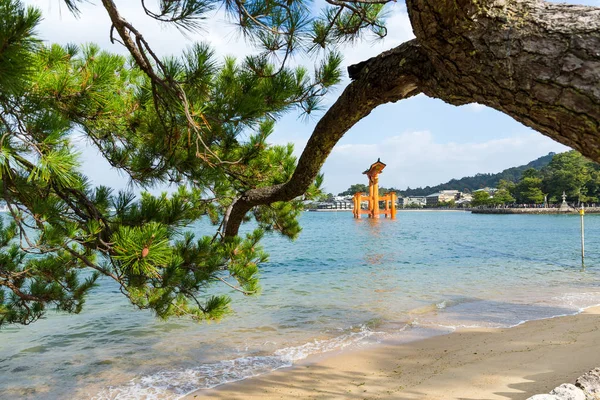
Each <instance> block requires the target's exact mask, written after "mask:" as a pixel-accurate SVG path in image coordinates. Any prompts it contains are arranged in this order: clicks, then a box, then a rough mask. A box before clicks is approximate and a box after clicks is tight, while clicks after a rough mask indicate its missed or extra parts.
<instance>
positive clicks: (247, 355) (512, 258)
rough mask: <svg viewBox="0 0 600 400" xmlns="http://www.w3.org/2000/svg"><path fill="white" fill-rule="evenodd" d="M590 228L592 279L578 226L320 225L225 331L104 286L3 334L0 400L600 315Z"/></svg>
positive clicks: (519, 222) (202, 381)
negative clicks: (72, 305)
mask: <svg viewBox="0 0 600 400" xmlns="http://www.w3.org/2000/svg"><path fill="white" fill-rule="evenodd" d="M585 219H586V220H585V224H586V268H585V269H584V270H582V266H581V249H580V243H581V242H580V221H579V216H577V215H480V214H478V215H474V214H470V213H468V212H399V213H398V218H397V219H396V220H393V221H392V220H387V219H381V220H368V219H362V220H355V219H353V218H352V214H351V213H348V212H337V213H335V212H331V213H325V212H323V213H319V212H306V213H304V214H303V215H302V216H301V223H302V226H303V232H302V233H301V235H300V237H299V239H298V240H297V241H295V242H291V241H289V240H287V239H285V238H282V237H280V236H278V235H275V234H273V235H269V236H267V237H266V238H265V239H264V241H263V245H264V247H265V248H266V250H267V251H268V252H269V253H270V261H269V262H267V263H265V264H263V265H262V267H261V285H262V294H260V295H259V296H256V297H244V296H242V295H241V294H239V293H237V292H233V293H231V295H232V297H233V302H232V307H233V309H234V314H233V315H231V316H229V317H227V318H226V319H224V320H223V321H222V322H220V323H211V324H202V323H201V324H197V323H194V322H191V321H188V320H185V319H171V320H168V321H160V320H158V319H156V318H155V317H154V316H153V315H152V313H151V312H148V311H140V310H136V309H134V308H133V306H131V305H130V304H129V303H128V301H127V299H125V298H124V296H123V295H122V294H121V293H120V292H119V290H118V287H117V286H116V285H115V284H114V282H111V281H110V280H108V279H104V280H101V281H100V285H99V287H97V288H95V289H94V290H93V292H92V293H91V294H90V296H89V299H88V301H87V303H86V306H85V309H84V311H83V312H82V313H81V314H79V315H66V314H54V313H51V314H49V315H48V316H47V318H45V319H43V320H41V321H38V322H36V323H34V324H32V325H30V326H26V327H8V328H3V329H2V330H0V398H2V399H23V398H25V399H26V398H31V399H58V398H61V399H177V398H180V397H182V396H183V395H185V394H186V393H189V392H191V391H194V390H197V389H202V388H204V389H207V390H210V388H213V387H215V386H218V385H221V384H223V383H226V382H232V381H237V380H240V379H245V378H248V377H251V376H255V375H260V374H266V373H269V372H271V371H273V370H276V369H279V368H284V367H289V366H292V365H293V364H294V363H296V362H298V361H300V360H303V359H305V358H307V357H309V356H314V355H319V354H324V353H328V352H329V353H331V352H339V351H342V350H344V349H348V348H356V347H361V346H370V345H373V344H374V343H377V342H381V341H394V342H402V341H408V340H415V339H419V338H424V337H428V336H431V335H437V334H444V333H449V332H452V331H453V330H455V329H456V328H459V327H462V328H477V327H487V328H489V327H492V328H494V327H510V326H514V325H517V324H520V323H522V322H523V321H528V320H533V319H541V318H550V317H554V316H559V315H568V314H574V313H577V312H579V311H581V310H582V309H584V308H585V307H589V306H592V305H596V304H600V287H599V285H598V283H599V279H598V278H599V277H600V215H599V216H596V215H587V216H586V217H585ZM194 229H195V230H196V231H197V232H198V233H209V232H210V231H211V229H213V228H212V227H211V226H210V225H209V224H207V223H205V222H202V221H201V222H199V223H198V224H197V225H196V226H195V227H194ZM221 286H222V285H221ZM217 290H221V291H224V290H225V288H222V287H219V286H217Z"/></svg>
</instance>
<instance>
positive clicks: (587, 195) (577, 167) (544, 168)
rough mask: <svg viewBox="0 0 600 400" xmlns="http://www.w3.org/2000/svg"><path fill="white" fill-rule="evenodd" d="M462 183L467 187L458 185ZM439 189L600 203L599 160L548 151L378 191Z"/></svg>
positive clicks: (493, 202)
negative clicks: (483, 170)
mask: <svg viewBox="0 0 600 400" xmlns="http://www.w3.org/2000/svg"><path fill="white" fill-rule="evenodd" d="M465 184H466V187H463V186H461V185H465ZM475 185H478V186H475ZM482 189H483V190H482ZM440 190H459V191H462V192H464V193H470V194H471V195H472V202H471V205H472V206H500V205H508V204H543V203H544V202H546V203H548V204H557V203H560V202H562V194H563V192H564V193H565V195H566V199H567V201H568V202H569V203H575V204H580V203H600V164H598V163H596V162H594V161H591V160H589V159H587V158H586V157H584V156H582V155H581V154H580V153H578V152H577V151H575V150H571V151H568V152H564V153H559V154H555V153H550V154H548V155H547V156H544V157H540V158H538V159H537V160H534V161H532V162H531V163H529V164H527V165H525V166H520V167H514V168H509V169H507V170H505V171H502V172H501V173H498V174H477V175H475V176H472V177H466V178H462V179H453V180H451V181H449V182H447V183H445V184H442V185H438V186H433V187H429V186H427V187H425V188H419V189H410V188H408V189H406V190H398V189H395V188H383V187H380V192H381V193H386V192H390V191H395V192H396V193H398V195H399V196H403V197H413V196H428V195H430V194H432V193H434V192H436V191H440ZM367 191H368V187H367V186H366V185H363V184H355V185H352V186H350V188H348V190H346V191H344V192H342V193H340V195H349V194H354V193H356V192H367ZM415 193H418V195H416V194H415ZM437 206H438V207H453V206H454V202H452V201H450V202H440V203H438V204H437Z"/></svg>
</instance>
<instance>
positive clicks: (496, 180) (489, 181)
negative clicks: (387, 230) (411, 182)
mask: <svg viewBox="0 0 600 400" xmlns="http://www.w3.org/2000/svg"><path fill="white" fill-rule="evenodd" d="M554 155H555V153H549V154H548V155H546V156H543V157H540V158H538V159H536V160H533V161H531V162H529V163H528V164H526V165H521V166H519V167H512V168H508V169H505V170H504V171H502V172H500V173H497V174H476V175H475V176H468V177H465V178H461V179H452V180H450V181H448V182H446V183H442V184H440V185H437V186H431V187H430V186H427V187H424V188H417V189H411V188H407V189H406V190H403V191H401V192H400V193H401V194H402V195H403V196H408V197H412V196H427V195H429V194H431V193H435V192H439V191H441V190H460V191H463V192H474V191H475V190H478V189H482V188H485V187H498V188H499V187H500V181H502V180H504V181H506V182H515V183H516V182H518V181H519V180H520V179H521V177H522V174H523V172H524V171H525V170H527V169H529V168H534V169H536V170H541V169H542V168H544V167H545V166H546V165H548V163H550V161H551V160H552V158H553V157H554Z"/></svg>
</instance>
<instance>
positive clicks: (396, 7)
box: [24, 0, 600, 193]
mask: <svg viewBox="0 0 600 400" xmlns="http://www.w3.org/2000/svg"><path fill="white" fill-rule="evenodd" d="M24 2H25V3H26V4H31V5H35V6H37V7H39V8H40V9H41V10H42V12H43V14H44V21H43V22H42V25H41V26H40V28H39V30H38V32H39V34H40V36H41V37H42V38H43V39H44V40H46V41H48V42H57V43H61V44H66V43H69V42H74V43H86V42H95V43H98V44H99V45H100V46H101V47H103V48H105V49H106V50H109V51H112V52H121V53H124V49H123V48H122V47H121V46H120V45H117V44H115V45H113V44H111V43H110V41H109V39H108V32H109V27H110V25H109V22H108V18H107V17H106V15H105V12H104V10H103V9H102V8H101V7H100V6H96V5H94V4H84V5H83V6H82V9H83V13H82V16H81V18H80V19H75V18H74V17H73V16H72V15H70V14H69V12H68V10H67V9H66V7H65V6H64V4H62V0H26V1H24ZM116 3H117V5H119V6H120V7H121V10H122V12H123V14H124V15H125V16H126V17H127V18H128V19H129V20H130V21H131V22H132V23H133V24H134V25H135V26H136V27H137V28H138V29H139V30H140V31H142V33H143V34H144V36H145V37H146V39H147V40H148V41H149V43H151V45H153V46H154V49H155V50H156V51H157V52H158V53H159V54H161V55H169V54H177V53H178V52H180V51H181V49H183V48H185V47H186V46H187V45H189V44H190V42H191V40H199V41H208V42H210V43H211V44H212V45H213V46H214V48H215V49H216V51H217V54H218V55H219V56H221V57H222V56H224V55H237V56H240V55H243V54H248V53H249V52H251V51H252V49H251V48H249V47H248V46H247V45H246V44H245V43H244V42H243V41H242V40H241V38H240V37H239V35H238V34H237V33H236V30H235V28H234V27H233V26H231V25H230V24H228V23H227V22H226V21H225V20H224V18H223V14H222V13H220V12H216V13H214V14H213V15H211V17H210V18H209V19H207V21H206V25H205V28H206V29H205V31H204V32H201V33H200V34H197V35H194V36H193V37H192V38H185V37H183V36H182V35H181V34H180V33H179V32H178V31H177V30H175V29H172V28H166V27H164V26H159V25H158V24H156V23H154V22H153V21H151V20H150V19H149V18H148V17H145V16H144V15H142V14H143V13H142V12H141V11H140V9H139V2H138V1H134V0H121V1H117V2H116ZM569 3H574V4H588V5H597V6H598V5H600V0H587V1H584V0H580V1H578V2H574V1H569ZM389 13H390V17H389V19H388V31H389V33H388V37H387V38H386V39H384V40H383V41H377V42H375V43H374V42H372V41H365V42H362V43H359V44H357V45H353V46H346V47H344V48H342V54H343V55H344V59H345V62H344V68H345V67H346V66H347V65H351V64H353V63H356V62H359V61H362V60H365V59H367V58H369V57H372V56H375V55H377V54H379V53H380V52H381V51H383V50H386V49H389V48H392V47H395V46H397V45H399V44H400V43H402V42H404V41H406V40H409V39H410V38H412V37H413V36H412V30H411V27H410V23H409V20H408V17H407V15H406V9H405V7H404V3H403V2H398V3H393V4H390V5H389ZM294 62H295V63H301V64H306V65H309V66H310V64H311V61H310V60H307V59H298V58H296V59H294ZM347 83H348V80H347V78H346V79H345V80H344V82H343V83H342V84H341V85H340V86H339V87H338V88H337V89H336V90H335V91H334V92H333V93H332V94H331V95H329V96H328V98H327V99H326V101H325V105H327V104H331V102H333V101H335V98H336V97H337V94H339V93H341V90H342V89H343V87H344V86H345V85H347ZM320 115H322V113H321V114H318V115H315V116H314V117H313V118H312V119H310V120H309V121H304V120H302V119H299V118H298V115H297V114H294V113H292V114H289V115H287V116H286V117H284V118H283V119H282V120H281V121H280V122H279V123H278V124H277V127H276V130H275V133H274V134H273V136H272V137H271V141H272V142H273V143H287V142H292V143H294V145H295V148H296V153H297V154H298V155H299V154H300V153H301V151H302V148H303V147H304V145H305V143H306V141H307V140H308V138H309V137H310V134H311V132H312V130H313V128H314V126H315V124H316V122H317V121H318V118H319V116H320ZM80 145H81V148H82V161H84V162H83V166H82V168H83V170H84V172H85V173H86V174H87V175H89V176H90V178H91V179H92V181H93V182H95V183H97V184H105V185H109V186H112V187H115V188H121V187H125V186H126V185H127V180H126V179H125V178H124V177H123V176H121V175H119V173H118V172H117V171H115V170H112V169H111V168H110V167H109V166H108V164H107V163H106V162H105V161H104V160H103V159H102V158H101V157H100V156H99V155H98V153H97V151H96V150H95V149H93V148H91V147H89V146H87V145H86V144H85V142H84V141H81V144H80ZM565 150H568V149H567V148H566V147H565V146H563V145H561V144H559V143H557V142H554V141H552V140H551V139H549V138H547V137H545V136H543V135H541V134H540V133H537V132H535V131H533V130H531V129H529V128H527V127H525V126H523V125H521V124H520V123H518V122H516V121H514V120H513V119H512V118H510V117H508V116H506V115H504V114H502V113H500V112H497V111H495V110H492V109H489V108H487V107H484V106H480V105H477V104H472V105H467V106H462V107H455V106H451V105H448V104H445V103H444V102H442V101H440V100H436V99H431V98H428V97H426V96H424V95H419V96H417V97H415V98H412V99H408V100H404V101H401V102H398V103H395V104H387V105H383V106H380V107H379V108H377V109H376V110H374V111H373V112H372V113H371V115H369V116H368V117H366V118H365V119H363V120H362V121H361V122H360V123H358V124H357V125H356V126H354V127H353V128H352V129H351V130H350V131H349V132H348V133H347V134H346V135H345V136H344V138H343V139H342V140H341V141H340V142H339V144H338V145H337V146H336V148H335V149H334V151H333V152H332V154H331V156H330V157H329V159H328V160H327V162H326V164H325V166H324V167H323V172H324V173H325V188H326V190H327V191H328V192H333V193H338V192H340V191H343V190H345V189H346V188H347V187H348V186H350V184H352V183H359V182H363V181H364V180H365V179H364V176H363V175H361V172H362V171H364V170H365V169H366V168H367V167H368V166H369V165H370V164H371V163H372V162H374V161H375V160H376V159H377V158H378V157H380V158H381V160H382V161H384V162H385V163H386V164H387V168H386V170H385V171H384V173H383V174H382V175H381V178H380V184H381V185H382V186H387V187H391V186H394V187H397V188H400V189H404V188H406V187H407V186H410V187H417V186H426V185H435V184H438V183H442V182H446V181H448V180H449V179H452V178H460V177H463V176H467V175H473V174H475V173H478V172H499V171H501V170H503V169H505V168H509V167H512V166H517V165H521V164H524V163H527V162H529V161H531V160H533V159H535V158H537V157H540V156H543V155H545V154H547V153H548V152H550V151H554V152H561V151H565Z"/></svg>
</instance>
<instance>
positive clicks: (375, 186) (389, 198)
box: [353, 158, 396, 219]
mask: <svg viewBox="0 0 600 400" xmlns="http://www.w3.org/2000/svg"><path fill="white" fill-rule="evenodd" d="M384 168H385V164H384V163H382V162H381V160H380V159H379V158H378V159H377V162H375V163H373V164H372V165H371V167H370V168H369V169H368V170H366V171H365V172H363V174H365V175H367V177H369V195H368V196H365V195H363V194H362V193H360V192H359V193H355V194H354V210H353V213H354V218H360V214H369V218H379V214H383V215H385V216H386V217H387V216H388V215H389V216H390V217H391V218H392V219H396V193H395V192H390V193H388V194H386V195H384V196H381V197H379V174H380V173H381V171H383V169H384ZM363 200H367V201H368V202H369V209H368V210H361V209H360V203H361V202H362V201H363ZM380 201H383V202H384V204H385V208H384V210H383V211H380V210H379V202H380ZM389 203H391V207H390V205H389Z"/></svg>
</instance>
